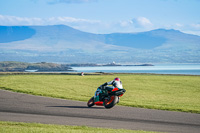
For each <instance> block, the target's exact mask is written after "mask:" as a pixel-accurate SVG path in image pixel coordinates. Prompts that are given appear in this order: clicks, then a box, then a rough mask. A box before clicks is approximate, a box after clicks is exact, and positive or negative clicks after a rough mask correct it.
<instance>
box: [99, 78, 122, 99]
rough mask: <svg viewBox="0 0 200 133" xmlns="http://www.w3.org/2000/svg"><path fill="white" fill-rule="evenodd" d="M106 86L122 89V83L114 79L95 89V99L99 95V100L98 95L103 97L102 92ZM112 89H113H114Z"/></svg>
mask: <svg viewBox="0 0 200 133" xmlns="http://www.w3.org/2000/svg"><path fill="white" fill-rule="evenodd" d="M107 85H112V86H113V87H114V88H119V89H123V86H122V82H121V81H120V79H119V78H118V77H116V78H115V79H114V80H112V81H110V82H106V83H104V84H102V85H101V86H100V87H99V88H98V89H97V91H96V92H95V97H96V96H98V95H99V97H100V98H101V96H100V95H103V94H104V90H105V89H106V86H107ZM114 88H113V89H114Z"/></svg>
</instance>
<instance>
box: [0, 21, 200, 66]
mask: <svg viewBox="0 0 200 133" xmlns="http://www.w3.org/2000/svg"><path fill="white" fill-rule="evenodd" d="M0 61H22V62H62V63H63V62H64V63H109V62H113V61H115V62H117V63H200V36H197V35H192V34H186V33H183V32H180V31H178V30H174V29H170V30H166V29H156V30H151V31H146V32H138V33H111V34H94V33H88V32H83V31H80V30H77V29H74V28H72V27H69V26H66V25H50V26H0Z"/></svg>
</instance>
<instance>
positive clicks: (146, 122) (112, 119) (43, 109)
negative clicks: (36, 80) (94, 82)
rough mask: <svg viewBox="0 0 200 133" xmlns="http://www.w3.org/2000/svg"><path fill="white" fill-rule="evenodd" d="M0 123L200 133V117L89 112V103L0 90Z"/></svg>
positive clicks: (135, 111) (119, 108) (122, 110)
mask: <svg viewBox="0 0 200 133" xmlns="http://www.w3.org/2000/svg"><path fill="white" fill-rule="evenodd" d="M0 121H17V122H37V123H44V124H61V125H81V126H82V125H85V126H91V127H103V128H114V129H131V130H145V131H159V132H175V133H189V132H191V133H199V132H200V114H193V113H183V112H172V111H162V110H152V109H142V108H133V107H123V106H115V107H113V108H111V109H105V108H104V107H102V106H94V107H91V108H88V107H87V105H86V102H79V101H71V100H63V99H56V98H48V97H41V96H33V95H28V94H22V93H15V92H10V91H5V90H0Z"/></svg>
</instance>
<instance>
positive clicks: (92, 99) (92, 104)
mask: <svg viewBox="0 0 200 133" xmlns="http://www.w3.org/2000/svg"><path fill="white" fill-rule="evenodd" d="M87 106H88V107H92V106H94V97H92V98H90V100H89V101H88V102H87Z"/></svg>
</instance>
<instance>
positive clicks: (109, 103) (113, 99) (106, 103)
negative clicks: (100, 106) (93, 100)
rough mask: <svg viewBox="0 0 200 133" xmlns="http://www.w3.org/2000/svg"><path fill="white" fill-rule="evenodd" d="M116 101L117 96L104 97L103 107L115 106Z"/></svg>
mask: <svg viewBox="0 0 200 133" xmlns="http://www.w3.org/2000/svg"><path fill="white" fill-rule="evenodd" d="M117 101H118V96H110V97H108V98H105V99H104V107H105V108H107V109H109V108H112V107H113V106H115V104H116V103H117Z"/></svg>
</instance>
